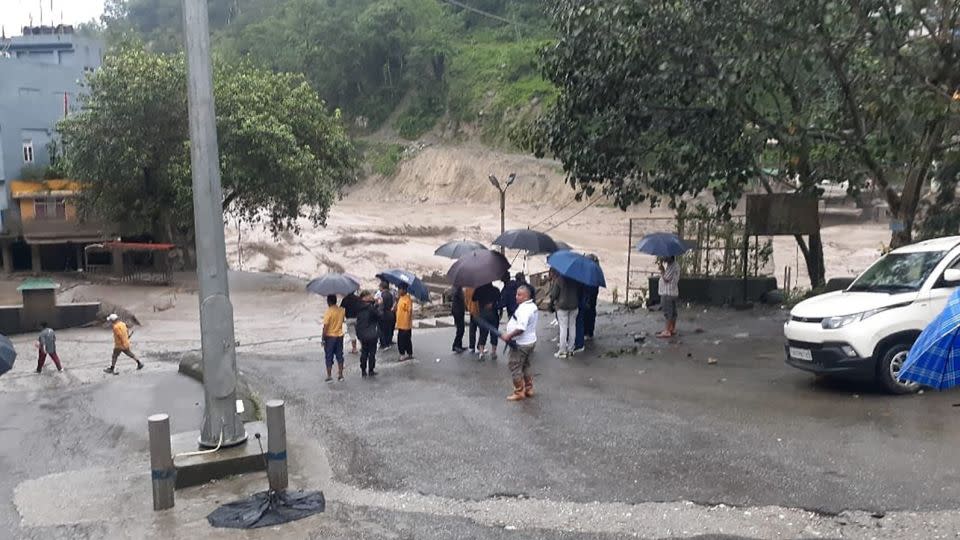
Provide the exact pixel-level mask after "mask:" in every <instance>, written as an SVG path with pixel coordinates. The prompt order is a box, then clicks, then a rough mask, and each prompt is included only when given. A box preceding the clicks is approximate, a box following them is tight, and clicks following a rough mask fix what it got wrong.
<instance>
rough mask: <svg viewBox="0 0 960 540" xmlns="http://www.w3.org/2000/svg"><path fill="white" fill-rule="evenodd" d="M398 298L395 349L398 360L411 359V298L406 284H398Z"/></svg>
mask: <svg viewBox="0 0 960 540" xmlns="http://www.w3.org/2000/svg"><path fill="white" fill-rule="evenodd" d="M398 294H399V295H400V298H398V299H397V305H396V307H395V310H396V314H397V349H398V350H399V351H400V359H399V360H400V361H401V362H403V361H404V360H413V299H412V298H411V297H410V294H409V293H407V286H406V285H400V287H399V292H398Z"/></svg>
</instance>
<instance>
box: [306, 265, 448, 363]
mask: <svg viewBox="0 0 960 540" xmlns="http://www.w3.org/2000/svg"><path fill="white" fill-rule="evenodd" d="M376 277H377V278H378V279H380V288H379V290H378V291H377V292H376V293H374V292H371V291H366V290H364V291H361V290H360V281H361V280H360V278H358V277H357V276H354V275H351V274H338V273H331V274H327V275H325V276H322V277H319V278H316V279H314V280H311V281H310V282H309V283H308V284H307V291H309V292H312V293H315V294H318V295H320V296H325V297H326V298H327V310H326V312H325V313H324V317H323V332H322V334H321V336H322V342H323V349H324V361H325V364H326V370H327V377H326V382H332V381H333V366H334V364H336V365H337V380H340V381H342V380H343V368H344V357H343V348H344V342H345V341H346V340H348V339H350V337H349V327H348V325H349V323H348V320H350V319H352V320H354V321H355V323H354V332H355V336H356V337H355V340H356V341H359V342H360V350H359V354H360V373H361V376H363V377H368V376H371V377H372V376H376V374H377V371H376V365H377V350H378V349H380V350H383V349H387V348H389V347H391V346H392V345H393V344H394V342H393V333H394V330H396V334H397V341H396V345H397V349H398V351H399V352H400V360H401V361H404V360H411V359H413V298H416V299H417V300H419V301H421V302H426V301H429V300H430V292H429V291H428V290H427V287H426V286H425V285H424V284H423V282H422V281H421V280H420V278H418V277H417V276H415V275H414V274H413V273H411V272H408V271H406V270H401V269H391V270H386V271H384V272H381V273H379V274H377V276H376ZM391 285H393V286H395V287H396V288H397V295H396V297H394V293H393V291H392V290H391ZM353 352H358V351H356V346H354V351H353Z"/></svg>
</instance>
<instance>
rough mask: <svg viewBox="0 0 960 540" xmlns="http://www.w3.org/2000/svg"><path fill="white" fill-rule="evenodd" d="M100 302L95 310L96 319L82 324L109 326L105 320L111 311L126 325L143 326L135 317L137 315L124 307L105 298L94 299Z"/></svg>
mask: <svg viewBox="0 0 960 540" xmlns="http://www.w3.org/2000/svg"><path fill="white" fill-rule="evenodd" d="M96 301H97V302H100V310H99V311H97V320H95V321H91V322H90V323H88V324H86V325H84V326H87V327H90V326H103V327H107V326H110V323H108V322H107V316H108V315H110V314H111V313H116V314H117V316H118V317H120V320H121V321H123V322H124V323H126V324H127V326H143V325H142V324H140V320H139V319H137V316H136V315H134V314H133V312H132V311H130V310H129V309H126V308H124V307H121V306H118V305H116V304H113V303H111V302H107V301H105V300H96Z"/></svg>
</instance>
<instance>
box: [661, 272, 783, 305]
mask: <svg viewBox="0 0 960 540" xmlns="http://www.w3.org/2000/svg"><path fill="white" fill-rule="evenodd" d="M659 282H660V278H659V277H651V278H650V291H651V293H650V301H651V303H657V302H659V300H660V298H659V295H658V294H657V292H656V291H657V286H658V284H659ZM746 284H747V301H748V302H759V301H761V300H763V297H764V295H766V294H767V293H768V292H770V291H775V290H776V289H777V279H776V278H772V277H756V278H753V277H752V278H747V281H746ZM679 285H680V299H681V300H686V301H688V302H696V303H698V304H711V305H716V306H722V305H727V304H739V303H741V302H743V300H744V298H743V285H744V281H743V278H730V277H710V278H689V277H682V278H680V283H679Z"/></svg>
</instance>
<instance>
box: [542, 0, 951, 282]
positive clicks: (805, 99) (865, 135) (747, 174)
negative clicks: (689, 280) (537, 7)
mask: <svg viewBox="0 0 960 540" xmlns="http://www.w3.org/2000/svg"><path fill="white" fill-rule="evenodd" d="M899 4H900V2H895V1H893V0H871V1H857V0H845V1H840V0H785V1H783V2H766V1H764V0H734V1H706V2H694V1H681V2H639V1H636V0H635V1H629V2H617V1H613V0H559V1H557V2H556V3H555V4H554V5H553V7H552V10H551V15H552V17H553V23H554V27H555V29H556V30H557V31H558V33H559V34H560V36H561V37H560V39H559V41H558V42H557V44H556V46H554V47H551V48H548V49H547V50H545V51H544V55H543V60H544V63H543V65H544V67H543V69H544V74H545V76H546V77H547V78H548V79H549V80H551V81H553V82H554V83H555V84H556V85H557V86H558V88H559V89H560V91H561V95H560V97H559V99H558V100H557V103H556V105H555V107H554V108H553V109H552V110H550V111H549V112H548V113H547V114H546V115H545V116H544V117H543V119H542V120H541V122H540V124H539V125H538V126H537V127H536V129H534V130H532V131H531V132H529V133H527V136H526V138H525V141H524V142H525V143H526V145H527V146H528V147H529V148H531V149H532V150H534V151H535V152H536V153H538V154H541V155H542V154H544V153H546V152H550V153H553V154H555V155H556V156H557V157H558V158H559V159H560V160H561V161H562V162H563V163H564V167H565V169H566V171H567V173H568V175H569V178H570V181H571V183H572V184H573V185H574V186H575V187H577V188H579V189H581V190H583V191H586V192H588V193H592V192H593V191H594V190H595V189H597V188H601V189H603V190H604V191H605V192H606V193H608V194H610V195H612V196H613V197H614V198H615V199H616V200H617V202H618V203H619V204H620V205H621V206H622V207H626V206H627V205H629V204H632V203H635V202H642V201H644V200H651V201H653V202H654V203H656V202H658V201H659V200H660V199H661V198H666V199H667V200H668V201H669V203H670V204H672V205H677V204H680V203H681V202H682V200H683V199H684V198H685V197H688V196H691V195H696V194H699V193H701V192H704V191H711V192H712V193H713V195H714V197H715V199H716V201H717V203H718V207H719V209H720V211H722V212H725V211H729V210H730V209H731V208H732V207H733V206H734V205H736V203H737V202H738V201H739V199H740V197H741V195H742V193H743V191H744V189H745V187H746V186H747V185H748V183H749V182H751V181H753V180H756V181H757V182H759V183H761V184H762V185H765V186H766V187H767V188H768V189H774V188H775V186H776V182H777V181H780V182H781V183H783V184H785V183H790V184H794V183H795V184H796V185H798V189H799V191H801V192H806V193H811V194H812V193H816V192H817V191H818V188H817V184H818V183H819V182H820V180H822V179H843V180H848V181H849V182H850V185H851V190H852V191H856V190H858V189H859V188H860V187H861V186H863V185H864V184H865V183H866V181H867V180H868V179H870V180H872V181H873V182H875V183H876V185H877V186H878V187H879V188H880V189H882V190H883V191H884V193H885V194H886V197H887V199H888V201H889V202H890V206H891V209H892V210H893V211H894V212H895V213H896V214H897V215H898V217H899V219H901V220H902V221H904V222H905V223H906V231H905V234H904V233H900V234H899V235H895V236H894V239H893V240H894V243H895V244H896V243H898V242H903V241H905V240H906V241H908V240H909V234H910V231H911V229H912V226H913V216H914V215H915V213H916V208H917V207H916V201H917V199H918V196H919V187H920V186H922V185H923V182H924V181H926V180H927V179H929V176H930V172H931V171H930V168H931V167H932V166H933V165H932V164H933V163H935V162H936V161H937V159H938V156H939V155H942V152H943V151H944V150H945V149H948V148H949V147H950V141H952V137H953V136H954V135H955V134H956V133H957V132H956V110H955V106H954V105H953V104H952V102H951V100H950V99H949V96H951V95H952V94H953V90H952V89H954V88H956V85H957V82H958V81H957V80H956V78H955V77H956V73H955V67H956V61H955V58H956V54H957V52H956V45H955V44H952V43H953V41H952V39H955V38H953V37H952V38H948V37H947V35H948V34H949V35H950V36H953V34H952V31H950V30H949V29H950V28H956V25H955V23H956V20H957V19H956V17H957V10H958V9H960V8H957V7H956V5H952V7H951V3H943V4H945V5H944V8H945V9H943V10H940V11H937V12H936V13H935V14H934V12H932V11H930V10H929V9H926V8H928V7H929V5H933V4H934V2H932V1H931V2H915V3H913V4H911V5H910V6H909V7H905V8H904V9H898V8H897V6H898V5H899ZM920 4H924V5H923V6H922V5H920ZM933 19H936V22H935V23H934V22H932V21H933ZM927 26H929V27H930V28H929V30H925V29H926V28H927ZM932 49H939V53H936V54H934V53H933V50H932ZM951 55H953V56H951ZM931 56H932V57H934V58H938V59H937V60H930V57H931ZM950 58H954V61H953V64H952V65H953V67H954V72H953V75H949V73H950V69H948V68H946V67H945V66H947V65H950V64H949V60H950ZM931 83H933V84H931ZM945 97H946V99H945ZM938 126H940V127H938ZM946 126H953V127H952V128H950V129H941V127H944V128H946ZM938 152H940V153H939V154H938ZM898 185H903V186H904V187H905V189H904V190H903V195H902V196H901V194H900V193H899V192H898V191H897V189H896V188H897V186H898ZM797 241H798V243H799V245H800V247H801V249H802V250H803V253H804V256H805V259H806V262H807V268H808V271H809V274H810V277H811V282H812V284H813V285H814V286H816V285H819V284H821V283H822V282H823V279H824V266H823V253H822V244H821V241H820V237H819V234H817V235H812V236H811V237H809V238H807V239H802V238H797Z"/></svg>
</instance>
